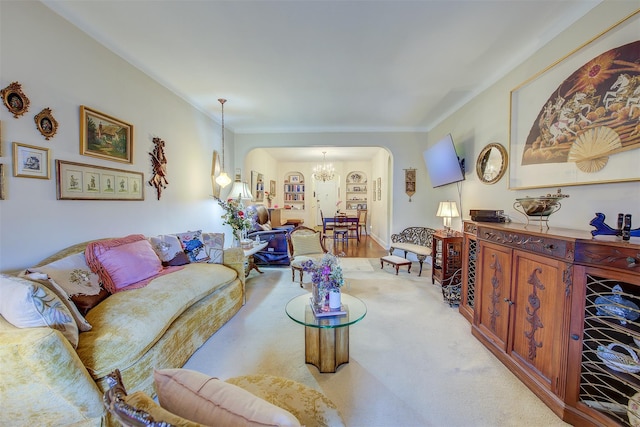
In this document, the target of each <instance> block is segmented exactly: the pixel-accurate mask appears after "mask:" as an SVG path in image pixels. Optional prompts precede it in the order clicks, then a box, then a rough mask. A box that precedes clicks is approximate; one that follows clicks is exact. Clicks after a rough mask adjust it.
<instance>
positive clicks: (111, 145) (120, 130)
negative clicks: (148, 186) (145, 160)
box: [80, 105, 133, 163]
mask: <svg viewBox="0 0 640 427" xmlns="http://www.w3.org/2000/svg"><path fill="white" fill-rule="evenodd" d="M80 154H82V155H84V156H92V157H98V158H101V159H106V160H113V161H114V162H122V163H133V125H132V124H129V123H126V122H124V121H122V120H120V119H116V118H115V117H111V116H109V115H106V114H104V113H101V112H99V111H97V110H93V109H91V108H89V107H86V106H84V105H81V106H80Z"/></svg>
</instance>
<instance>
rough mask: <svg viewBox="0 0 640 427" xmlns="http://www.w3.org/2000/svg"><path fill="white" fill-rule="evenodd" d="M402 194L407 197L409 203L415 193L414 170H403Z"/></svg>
mask: <svg viewBox="0 0 640 427" xmlns="http://www.w3.org/2000/svg"><path fill="white" fill-rule="evenodd" d="M404 192H405V193H407V195H408V196H409V201H410V202H411V196H413V195H414V194H415V193H416V170H415V169H405V170H404Z"/></svg>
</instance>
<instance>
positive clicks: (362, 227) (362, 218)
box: [358, 209, 368, 236]
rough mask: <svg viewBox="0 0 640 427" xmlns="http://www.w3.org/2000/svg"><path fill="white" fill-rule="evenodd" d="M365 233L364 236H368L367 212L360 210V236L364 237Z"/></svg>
mask: <svg viewBox="0 0 640 427" xmlns="http://www.w3.org/2000/svg"><path fill="white" fill-rule="evenodd" d="M363 231H364V235H365V236H367V235H368V234H367V210H366V209H358V235H359V236H362V234H363Z"/></svg>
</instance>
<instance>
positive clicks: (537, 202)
mask: <svg viewBox="0 0 640 427" xmlns="http://www.w3.org/2000/svg"><path fill="white" fill-rule="evenodd" d="M516 205H520V206H519V207H520V208H522V210H523V212H524V214H525V215H527V216H549V215H551V214H552V213H554V212H557V211H558V210H560V207H561V205H560V199H559V198H557V197H523V198H520V199H516V203H515V204H514V207H516V208H517V207H518V206H516Z"/></svg>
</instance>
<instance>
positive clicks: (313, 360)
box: [285, 293, 367, 373]
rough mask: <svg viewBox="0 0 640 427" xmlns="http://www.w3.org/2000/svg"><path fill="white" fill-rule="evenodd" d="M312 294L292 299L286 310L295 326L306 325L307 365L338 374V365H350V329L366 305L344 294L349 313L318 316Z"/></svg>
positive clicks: (343, 298) (305, 350)
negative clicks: (313, 306) (312, 302)
mask: <svg viewBox="0 0 640 427" xmlns="http://www.w3.org/2000/svg"><path fill="white" fill-rule="evenodd" d="M310 298H311V294H310V293H308V294H304V295H300V296H297V297H295V298H293V299H292V300H290V301H289V302H288V303H287V305H286V307H285V311H286V312H287V316H289V317H290V318H291V320H293V321H294V322H296V323H299V324H301V325H304V327H305V328H304V353H305V354H304V356H305V363H310V364H312V365H314V366H315V367H316V368H318V370H319V371H320V372H323V373H325V372H336V369H337V368H338V366H340V365H342V364H343V363H348V362H349V326H350V325H353V324H354V323H356V322H359V321H360V320H362V319H363V318H364V316H365V315H366V314H367V306H366V305H365V304H364V302H362V301H361V300H360V299H358V298H356V297H354V296H351V295H347V294H344V293H343V294H341V300H342V305H343V306H344V309H345V311H346V312H347V314H342V315H337V316H327V317H316V316H315V314H313V311H312V309H311V305H310V304H309V302H310Z"/></svg>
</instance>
